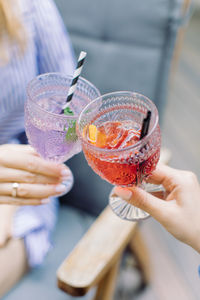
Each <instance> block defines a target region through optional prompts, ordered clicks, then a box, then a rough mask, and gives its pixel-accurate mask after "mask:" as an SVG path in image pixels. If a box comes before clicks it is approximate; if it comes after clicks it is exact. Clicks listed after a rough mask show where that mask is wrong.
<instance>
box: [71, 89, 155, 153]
mask: <svg viewBox="0 0 200 300" xmlns="http://www.w3.org/2000/svg"><path fill="white" fill-rule="evenodd" d="M122 93H124V94H128V95H134V96H140V97H141V96H142V97H143V98H145V99H146V100H147V101H148V102H149V103H150V104H151V106H153V109H154V110H155V115H156V118H155V122H154V124H153V126H152V128H151V130H150V131H149V132H148V134H147V135H146V136H145V137H144V138H142V139H141V140H139V141H138V142H137V143H135V144H134V145H131V146H128V147H125V148H118V149H105V148H100V147H96V146H95V145H92V144H91V143H89V142H88V141H87V140H86V139H85V138H83V136H82V134H81V133H80V130H79V124H80V120H81V117H82V114H83V113H84V112H85V110H87V109H88V107H89V106H90V105H92V104H93V103H95V102H97V101H98V100H99V99H101V98H103V97H105V96H106V97H107V96H112V95H117V94H122ZM158 121H159V115H158V110H157V107H156V105H155V104H154V103H153V101H152V100H150V99H149V98H148V97H146V96H144V95H143V94H140V93H137V92H131V91H116V92H111V93H107V94H103V95H101V96H99V97H97V98H95V99H94V100H92V101H91V102H90V103H88V104H87V105H86V106H85V107H84V109H83V110H82V111H81V113H80V114H79V117H78V119H77V122H76V129H77V135H78V137H79V139H80V141H81V142H83V144H86V145H87V146H89V147H90V148H91V149H93V150H94V151H96V152H97V151H98V152H102V153H107V154H108V153H119V152H124V151H127V150H131V149H136V148H138V146H141V147H142V146H143V144H145V142H146V141H147V139H148V138H149V137H150V136H151V135H152V133H153V132H154V131H155V129H156V127H157V125H158Z"/></svg>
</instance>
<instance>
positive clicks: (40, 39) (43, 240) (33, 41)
mask: <svg viewBox="0 0 200 300" xmlns="http://www.w3.org/2000/svg"><path fill="white" fill-rule="evenodd" d="M19 3H20V6H21V10H22V17H23V22H24V26H25V28H26V31H27V34H28V45H27V48H26V51H25V54H24V55H21V54H19V53H18V52H17V51H16V48H15V47H14V46H13V48H12V49H10V53H11V59H10V61H9V63H8V64H6V65H3V66H2V65H1V67H0V89H1V93H0V144H4V143H9V142H11V141H13V139H14V138H15V137H16V136H17V135H18V134H20V133H21V132H23V131H24V101H25V99H26V86H27V83H28V82H29V81H30V80H31V79H33V78H34V77H35V76H37V75H38V74H41V73H46V72H62V73H65V74H72V73H73V70H74V55H73V50H72V47H71V43H70V40H69V37H68V34H67V32H66V30H65V27H64V25H63V22H62V20H61V18H60V15H59V13H58V11H57V9H56V7H55V4H54V3H53V1H52V0H44V1H40V0H20V1H19ZM56 207H57V204H56V200H55V199H54V200H52V201H51V202H50V203H49V204H47V205H42V206H37V207H31V206H24V207H20V208H19V209H18V211H17V213H16V215H15V218H14V226H13V233H14V236H15V237H23V238H24V241H25V245H26V249H27V254H28V260H29V265H30V266H31V267H33V266H36V265H39V264H40V263H41V262H42V261H43V258H44V256H45V254H46V253H47V252H48V250H49V248H50V247H51V243H50V233H51V231H52V229H53V227H54V225H55V221H56Z"/></svg>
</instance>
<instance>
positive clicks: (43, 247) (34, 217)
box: [12, 198, 58, 267]
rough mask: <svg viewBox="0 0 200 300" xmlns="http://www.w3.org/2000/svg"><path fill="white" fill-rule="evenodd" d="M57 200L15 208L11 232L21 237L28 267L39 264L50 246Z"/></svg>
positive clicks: (14, 235) (16, 236) (55, 217)
mask: <svg viewBox="0 0 200 300" xmlns="http://www.w3.org/2000/svg"><path fill="white" fill-rule="evenodd" d="M57 209H58V200H57V198H51V200H50V202H49V203H48V204H45V205H40V206H22V207H19V209H18V210H17V212H16V214H15V216H14V220H13V228H12V234H13V237H15V238H23V239H24V243H25V247H26V252H27V258H28V263H29V266H30V267H37V266H39V265H40V264H41V263H42V262H43V260H44V257H45V256H46V254H47V253H48V251H49V250H50V249H51V247H52V243H51V233H52V230H53V228H54V226H55V223H56V219H57Z"/></svg>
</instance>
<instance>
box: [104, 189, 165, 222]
mask: <svg viewBox="0 0 200 300" xmlns="http://www.w3.org/2000/svg"><path fill="white" fill-rule="evenodd" d="M140 187H141V188H142V189H144V190H145V191H146V192H148V193H152V194H153V195H155V196H157V197H159V198H165V196H166V191H165V189H164V187H163V186H162V185H156V184H151V183H142V184H141V185H140ZM109 204H110V207H111V208H112V210H113V211H114V213H115V214H116V215H117V216H118V217H120V218H121V219H123V220H128V221H139V220H144V219H146V218H148V217H149V216H150V215H149V214H148V213H147V212H145V211H143V210H142V209H140V208H137V207H135V206H133V205H131V204H129V203H127V202H126V201H125V200H123V199H122V198H120V197H119V196H117V195H116V194H115V193H114V192H113V189H112V191H111V193H110V196H109Z"/></svg>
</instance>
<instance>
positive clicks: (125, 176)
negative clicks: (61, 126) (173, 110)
mask: <svg viewBox="0 0 200 300" xmlns="http://www.w3.org/2000/svg"><path fill="white" fill-rule="evenodd" d="M148 111H150V112H151V119H150V124H149V131H148V134H147V135H146V136H145V137H144V138H142V139H141V140H140V133H141V128H142V123H143V120H144V118H145V117H146V115H147V113H148ZM77 133H78V136H79V138H80V140H81V143H82V148H83V152H84V155H85V157H86V159H87V161H88V164H89V165H90V166H91V168H92V169H93V170H94V171H95V172H96V173H97V174H98V175H99V176H101V177H102V178H103V179H105V180H107V181H108V182H110V183H112V184H115V185H119V186H122V187H131V186H134V185H135V186H136V185H137V186H141V187H142V188H144V189H146V190H151V192H153V191H154V189H155V190H158V189H157V187H155V186H153V185H152V186H151V185H150V184H146V183H145V179H146V178H147V177H148V176H149V175H150V174H151V173H152V171H153V170H154V169H155V168H156V165H157V163H158V160H159V156H160V147H161V136H160V128H159V124H158V111H157V108H156V106H155V105H154V103H153V102H152V101H151V100H149V99H148V98H147V97H145V96H143V95H140V94H137V93H133V92H126V91H121V92H114V93H110V94H106V95H103V96H100V97H98V98H97V99H95V100H93V101H92V102H90V103H89V104H88V105H87V106H86V107H85V108H84V109H83V111H82V112H81V114H80V116H79V118H78V121H77ZM109 203H110V206H111V208H112V209H113V211H114V212H115V213H116V214H117V215H118V216H119V217H121V218H122V219H126V220H131V221H134V220H138V219H144V218H147V217H148V216H149V215H148V214H147V213H146V212H144V211H142V210H141V209H138V208H136V207H134V206H132V205H130V204H128V203H127V202H126V201H124V200H123V199H121V198H120V197H118V196H117V195H115V194H113V192H111V194H110V197H109Z"/></svg>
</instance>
